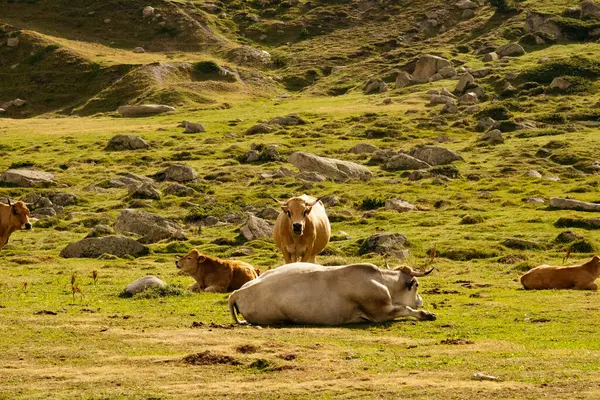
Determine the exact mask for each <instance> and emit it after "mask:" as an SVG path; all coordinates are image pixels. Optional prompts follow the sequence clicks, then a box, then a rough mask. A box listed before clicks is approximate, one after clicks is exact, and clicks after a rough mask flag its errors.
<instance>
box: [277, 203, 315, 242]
mask: <svg viewBox="0 0 600 400" xmlns="http://www.w3.org/2000/svg"><path fill="white" fill-rule="evenodd" d="M273 200H275V201H277V202H278V203H279V205H280V206H281V209H282V210H283V212H284V213H285V214H286V215H287V218H288V222H289V224H290V230H291V231H292V233H293V234H294V235H295V236H302V234H303V233H304V226H305V225H306V216H307V215H308V214H310V211H311V210H312V208H313V206H314V205H315V204H317V203H318V202H319V201H320V200H321V198H320V197H319V198H318V199H316V200H315V201H314V202H312V203H306V202H305V201H304V199H302V198H301V197H293V198H291V199H289V200H288V201H286V202H285V203H284V202H281V201H279V200H277V199H273Z"/></svg>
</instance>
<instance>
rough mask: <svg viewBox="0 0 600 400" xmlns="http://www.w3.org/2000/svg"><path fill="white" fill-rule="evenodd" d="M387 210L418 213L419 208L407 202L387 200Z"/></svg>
mask: <svg viewBox="0 0 600 400" xmlns="http://www.w3.org/2000/svg"><path fill="white" fill-rule="evenodd" d="M385 208H386V210H394V211H398V212H407V211H417V207H416V206H414V205H412V204H410V203H409V202H407V201H404V200H400V199H387V200H386V201H385Z"/></svg>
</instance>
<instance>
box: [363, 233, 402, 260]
mask: <svg viewBox="0 0 600 400" xmlns="http://www.w3.org/2000/svg"><path fill="white" fill-rule="evenodd" d="M409 245H410V244H409V242H408V239H407V238H406V236H405V235H403V234H401V233H377V234H375V235H372V236H369V237H368V238H367V239H366V240H365V241H364V242H363V244H362V245H361V246H360V250H359V253H360V254H361V255H362V254H367V253H378V254H390V255H396V254H401V253H402V250H404V249H405V247H408V246H409Z"/></svg>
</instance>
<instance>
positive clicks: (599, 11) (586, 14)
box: [581, 0, 600, 20]
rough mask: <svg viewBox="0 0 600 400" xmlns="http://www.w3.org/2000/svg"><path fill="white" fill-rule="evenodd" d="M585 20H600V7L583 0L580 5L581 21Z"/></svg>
mask: <svg viewBox="0 0 600 400" xmlns="http://www.w3.org/2000/svg"><path fill="white" fill-rule="evenodd" d="M587 18H591V19H597V20H600V5H598V4H596V3H594V2H593V1H592V0H585V1H584V2H583V3H581V19H587Z"/></svg>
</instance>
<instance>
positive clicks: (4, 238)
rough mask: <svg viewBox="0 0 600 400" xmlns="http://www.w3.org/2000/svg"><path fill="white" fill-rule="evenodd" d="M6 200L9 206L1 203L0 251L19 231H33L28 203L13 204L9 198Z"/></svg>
mask: <svg viewBox="0 0 600 400" xmlns="http://www.w3.org/2000/svg"><path fill="white" fill-rule="evenodd" d="M6 199H7V200H8V205H6V204H2V203H0V249H2V248H3V247H4V246H6V244H7V243H8V238H9V237H10V235H11V234H12V233H13V232H14V231H16V230H17V229H26V230H31V222H29V208H27V203H24V202H22V201H20V200H19V201H17V202H15V203H11V202H10V199H9V198H8V197H7V198H6Z"/></svg>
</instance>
